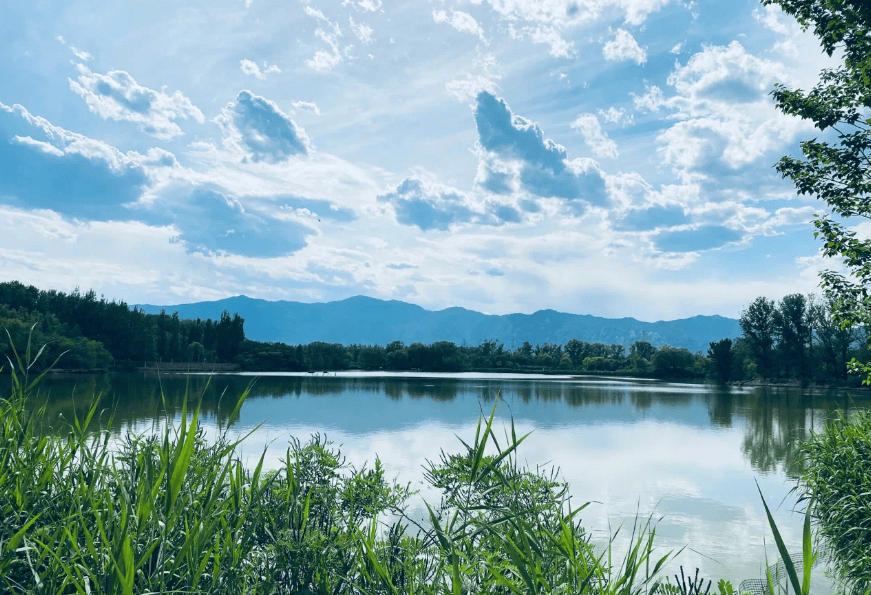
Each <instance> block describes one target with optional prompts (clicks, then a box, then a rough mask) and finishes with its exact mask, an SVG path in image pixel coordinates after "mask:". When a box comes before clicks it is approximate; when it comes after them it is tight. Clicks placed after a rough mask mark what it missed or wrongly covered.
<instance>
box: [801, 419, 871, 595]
mask: <svg viewBox="0 0 871 595" xmlns="http://www.w3.org/2000/svg"><path fill="white" fill-rule="evenodd" d="M801 451H802V453H803V454H804V455H805V466H804V471H803V473H802V475H801V481H800V484H799V487H800V489H801V492H802V496H803V497H804V498H807V499H813V501H814V502H815V507H814V518H815V520H816V522H817V536H818V538H819V539H820V540H821V545H822V546H823V547H824V550H825V551H826V553H827V554H829V556H828V557H829V558H830V559H831V560H832V563H833V565H834V567H835V568H836V570H837V571H838V573H839V575H840V576H841V578H843V580H844V582H845V583H846V585H847V587H848V588H849V591H850V592H851V593H855V594H862V593H867V592H868V591H869V590H871V497H869V495H871V466H869V461H871V416H869V415H868V414H860V415H857V416H856V417H855V418H853V419H845V418H840V419H837V420H835V421H833V422H831V423H829V424H828V425H827V426H826V428H825V430H824V431H823V432H822V433H820V434H816V435H814V437H813V439H811V440H809V441H807V442H805V443H804V444H802V446H801Z"/></svg>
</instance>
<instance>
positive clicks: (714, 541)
mask: <svg viewBox="0 0 871 595" xmlns="http://www.w3.org/2000/svg"><path fill="white" fill-rule="evenodd" d="M253 376H254V375H247V374H233V375H217V376H214V377H212V379H211V384H210V386H209V388H208V390H206V392H205V395H204V398H203V414H204V415H203V425H204V427H205V429H206V431H207V433H212V434H214V432H215V431H216V430H217V426H218V424H220V423H222V422H224V421H226V419H227V417H228V415H229V413H230V412H231V411H232V409H233V406H234V405H235V402H236V399H237V398H238V395H240V394H241V393H242V391H243V390H244V389H245V387H246V386H247V385H248V383H249V382H251V381H252V380H253ZM4 380H5V381H6V382H7V383H8V378H6V379H4ZM188 383H189V387H190V391H191V393H192V394H196V395H199V394H200V393H202V392H203V388H204V386H205V384H206V377H205V376H191V377H190V378H189V379H188V378H187V377H184V376H164V377H163V378H161V379H158V378H157V377H156V376H147V375H143V374H114V375H103V376H78V377H77V376H60V375H59V376H55V377H49V378H47V379H46V381H45V382H44V385H43V388H42V390H43V392H44V393H45V392H47V393H48V394H49V403H50V405H49V412H50V413H51V414H52V415H57V414H59V413H64V414H65V415H67V416H68V415H69V414H70V412H71V411H72V408H73V407H75V408H76V409H79V410H81V409H84V408H85V407H86V406H87V404H88V403H89V402H90V399H91V395H93V394H95V393H102V395H103V397H102V398H103V402H104V405H105V406H106V407H111V408H114V411H115V430H116V431H123V430H126V429H130V430H133V431H137V432H142V431H148V430H149V428H150V427H152V425H153V424H154V422H155V420H157V419H160V418H161V416H160V414H159V412H160V411H162V408H163V405H162V400H161V397H160V386H161V384H162V387H163V390H164V393H165V395H166V407H167V408H168V410H169V412H170V414H172V415H175V416H176V417H178V412H179V411H180V408H181V403H182V401H183V398H184V394H185V387H186V384H188ZM4 390H8V389H6V388H5V387H4ZM497 395H501V399H502V401H500V402H499V404H498V406H497V419H498V423H497V426H498V430H497V436H503V435H504V429H505V428H507V427H508V426H507V425H506V424H507V423H510V418H511V416H513V418H514V421H515V424H516V426H517V430H518V435H520V434H522V433H526V432H527V431H530V430H532V431H533V433H532V435H531V436H530V437H529V438H527V440H526V442H524V444H523V445H521V447H520V450H519V455H520V459H521V461H525V462H526V463H527V465H528V466H530V467H532V468H534V467H535V466H536V465H543V466H544V467H546V468H547V469H550V467H551V466H556V467H559V469H560V472H561V475H562V477H563V478H564V479H565V480H566V481H567V482H568V483H569V485H570V489H571V493H572V495H573V500H574V501H576V503H578V504H579V503H582V502H586V501H593V502H594V503H593V504H591V505H590V506H589V507H588V508H587V509H586V510H584V511H583V513H582V515H583V517H582V518H583V521H584V526H585V527H586V528H587V529H589V530H592V531H593V535H594V536H595V541H597V542H598V543H605V542H606V541H607V536H608V535H609V532H613V531H614V530H615V529H616V528H617V527H618V526H619V525H620V524H621V523H622V524H624V531H623V533H628V531H631V526H632V523H633V521H634V520H635V518H636V514H640V515H642V516H647V515H649V514H653V515H654V518H655V519H657V520H658V522H657V542H656V543H657V544H658V546H659V551H660V552H663V553H664V552H665V551H668V550H670V549H675V550H677V549H680V548H681V547H684V546H686V549H685V550H684V551H683V552H682V553H681V554H680V556H679V558H677V560H676V561H675V563H673V564H671V565H669V567H668V568H669V570H670V572H671V573H674V572H676V571H678V566H679V565H680V564H682V565H683V566H684V568H685V570H687V571H688V572H690V573H692V572H694V571H695V568H696V567H699V568H700V569H701V573H700V574H701V575H704V576H707V577H709V578H712V579H713V580H714V584H715V585H714V587H713V589H714V590H716V582H717V580H718V579H719V578H727V579H729V580H731V581H732V582H733V583H734V584H735V586H736V587H737V585H738V583H739V582H740V581H742V580H744V579H747V578H761V576H762V574H761V573H762V572H763V568H764V563H765V560H766V547H765V544H768V548H767V555H768V560H770V561H772V562H773V561H774V560H775V558H776V550H775V548H774V547H773V541H772V538H771V534H770V531H769V529H768V523H767V520H766V518H765V511H764V508H763V506H762V502H761V500H760V498H759V493H758V492H757V488H756V482H758V484H759V486H760V488H761V489H762V492H763V494H764V495H765V498H766V500H767V501H768V503H769V506H770V507H771V508H772V509H773V510H774V509H776V510H774V515H775V518H776V520H777V522H778V525H779V526H780V528H781V531H782V533H783V535H784V538H785V539H786V541H787V544H788V546H789V547H790V549H791V550H792V551H795V552H796V553H799V552H800V551H801V549H800V536H801V527H802V521H803V517H802V516H801V515H800V514H798V513H793V512H791V509H792V508H793V506H794V505H795V498H794V497H793V495H792V494H791V493H790V490H791V489H792V487H793V486H794V485H795V484H794V481H793V479H791V478H792V477H794V469H795V465H796V464H797V463H798V460H797V448H796V447H797V444H798V442H799V441H801V440H803V439H805V438H807V436H808V435H809V433H810V430H811V429H812V428H819V427H821V425H822V424H823V422H824V421H825V420H826V419H827V418H829V417H830V416H832V415H834V414H835V413H836V412H839V411H841V412H843V411H848V412H849V411H856V410H858V409H864V408H867V407H868V404H869V402H868V401H867V400H866V398H865V396H864V395H863V394H860V393H849V392H847V391H833V392H825V393H824V392H817V393H814V392H811V391H800V390H786V389H767V388H736V387H733V388H718V387H714V386H707V385H696V384H679V383H663V382H656V381H644V380H637V379H620V378H607V379H606V378H596V377H570V376H531V375H505V374H498V375H497V374H413V373H410V374H367V373H337V374H335V375H333V374H332V373H331V374H330V375H308V374H265V375H260V377H259V378H257V380H256V383H255V384H254V387H253V389H252V392H251V394H250V396H249V398H248V400H247V401H246V403H245V405H244V406H243V408H242V410H241V414H240V418H239V420H238V421H237V422H236V424H234V426H233V428H232V431H233V432H234V433H237V434H242V433H247V432H248V431H250V430H252V429H254V428H255V427H258V425H259V428H258V429H257V430H256V431H255V432H254V433H253V434H252V435H251V436H249V437H248V438H247V439H246V441H245V443H244V450H243V457H244V458H246V459H247V460H249V461H251V460H255V459H256V458H258V457H259V456H260V454H261V453H262V452H263V450H264V449H266V466H267V467H272V468H276V467H278V466H279V465H280V464H281V463H280V460H281V459H282V458H283V457H284V454H285V450H286V447H287V443H288V440H289V438H290V437H291V436H296V437H298V438H300V439H301V440H303V441H305V440H306V439H307V437H308V436H309V435H311V434H312V433H314V432H320V433H326V435H327V437H328V438H329V439H331V440H332V441H334V442H335V444H336V445H341V448H342V452H343V454H344V455H346V457H347V460H348V462H349V463H351V464H354V465H356V466H357V467H359V466H362V464H363V463H364V462H367V461H368V462H370V463H372V462H373V461H374V459H375V457H376V455H377V456H378V457H380V459H381V461H382V462H383V464H384V467H385V468H386V470H387V472H388V475H389V476H390V475H392V476H395V477H397V478H398V479H399V480H400V481H401V482H402V483H405V482H412V485H413V487H415V488H417V489H420V490H421V492H420V494H419V495H418V496H417V497H416V499H415V500H414V501H413V502H412V510H413V511H415V512H416V513H418V514H419V513H421V511H422V510H423V504H422V501H423V500H426V501H429V502H432V503H436V502H437V501H438V495H437V493H435V492H430V491H427V490H426V489H424V487H425V486H423V485H421V484H420V479H421V477H422V473H421V468H422V466H423V465H424V464H425V463H426V461H427V460H433V461H435V460H437V459H438V457H439V453H440V449H444V450H445V451H447V452H459V451H460V448H461V446H462V445H461V444H460V441H459V440H458V438H457V437H460V438H463V439H464V440H466V441H467V442H470V441H472V440H473V439H474V433H475V426H476V423H477V420H478V416H479V415H481V414H482V412H483V413H484V414H485V415H489V413H490V410H491V409H492V407H493V402H494V399H495V398H496V397H497ZM660 517H661V518H660ZM621 534H622V533H621ZM623 543H625V541H624V540H622V539H620V540H618V544H623ZM814 583H815V584H814V586H813V591H819V592H827V591H828V587H829V582H828V580H827V579H826V578H825V576H824V573H823V568H822V567H820V568H818V569H817V571H816V576H815V579H814ZM823 589H825V591H823Z"/></svg>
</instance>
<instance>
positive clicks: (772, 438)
mask: <svg viewBox="0 0 871 595" xmlns="http://www.w3.org/2000/svg"><path fill="white" fill-rule="evenodd" d="M252 382H253V385H252V387H251V392H250V396H249V397H248V403H247V404H246V406H245V408H244V409H243V414H244V416H243V420H244V419H245V418H247V419H248V420H253V419H255V418H256V416H257V415H261V416H262V419H260V420H259V421H267V422H268V423H269V424H271V425H281V424H283V423H284V424H287V423H307V424H317V423H324V424H326V425H327V426H333V427H337V428H338V427H340V428H343V429H345V430H348V431H360V432H371V431H390V430H392V429H395V428H398V427H405V426H408V425H413V424H415V423H419V422H420V421H422V420H430V421H440V422H444V423H452V422H455V421H458V418H457V414H458V413H459V412H460V411H462V412H463V415H464V416H466V417H467V416H468V415H474V412H475V410H477V411H478V412H480V411H482V410H484V409H485V407H484V405H486V409H487V410H489V407H490V403H492V401H493V399H495V398H496V397H497V396H501V398H502V399H504V400H505V401H506V403H507V405H508V410H507V411H508V413H509V414H510V415H513V416H514V417H515V418H518V419H529V420H530V421H532V422H533V423H534V425H535V426H536V427H549V426H556V425H560V424H563V423H583V424H595V423H613V422H623V423H632V422H638V421H640V420H644V419H654V420H658V421H662V422H674V423H678V424H680V425H683V426H692V427H697V428H719V429H724V430H728V429H732V428H736V427H737V428H740V429H742V430H743V439H742V441H741V453H742V454H743V456H744V458H745V459H746V460H747V461H748V462H749V464H750V465H751V466H752V468H753V469H754V470H755V471H756V472H757V473H761V474H770V473H783V474H786V475H787V476H789V477H794V476H795V475H796V474H797V472H798V471H799V467H798V465H799V464H800V457H799V456H798V445H799V444H800V442H801V441H803V440H806V439H807V438H808V437H809V435H810V432H811V430H812V429H819V428H820V427H821V426H822V424H823V423H824V422H825V420H826V419H829V418H830V417H831V416H832V415H833V414H835V412H839V411H840V412H850V411H855V410H857V409H862V408H865V407H867V405H868V402H867V398H866V397H865V396H864V394H861V395H858V396H857V394H855V393H852V394H851V393H848V392H846V391H840V392H830V393H816V394H814V393H812V392H809V391H801V390H796V389H792V390H780V389H768V388H759V389H735V388H732V389H730V388H724V387H714V386H705V385H691V384H669V383H651V382H644V383H637V382H633V381H630V380H613V379H599V378H592V379H584V378H579V379H569V378H557V379H554V378H549V377H532V378H523V379H521V378H516V377H515V378H511V377H506V378H501V377H500V378H488V377H484V378H462V377H427V376H420V377H410V378H409V377H373V376H357V377H354V376H348V375H345V376H313V375H294V376H286V375H269V376H262V377H258V378H256V379H255V378H253V377H250V376H242V375H225V376H215V377H212V378H211V379H209V378H208V377H205V376H190V377H185V376H181V375H169V376H163V377H157V376H155V375H146V374H114V375H101V376H78V375H57V376H54V377H50V378H49V379H48V380H47V381H46V382H45V383H44V385H43V387H42V389H41V395H42V396H43V397H44V398H46V402H47V407H48V412H49V417H50V418H51V419H58V420H60V419H66V420H69V419H70V416H71V415H72V413H73V411H74V410H75V411H77V412H78V414H79V415H82V414H83V413H84V412H85V411H86V410H87V408H88V407H89V406H90V404H91V403H92V402H93V398H94V396H95V395H96V396H98V398H99V399H100V407H101V408H102V409H103V410H104V411H105V413H104V414H103V416H102V418H103V420H104V421H105V420H106V419H107V418H108V412H110V411H111V412H112V413H113V415H114V429H115V430H116V431H123V430H124V429H126V428H130V427H136V426H141V425H142V424H143V423H147V422H149V421H151V420H153V419H155V418H157V417H161V416H162V415H161V414H162V413H164V412H165V413H168V414H169V415H171V416H174V415H178V414H179V413H180V411H181V407H182V404H183V401H184V399H185V395H186V394H187V395H188V398H189V399H194V400H198V399H199V398H200V397H202V413H203V416H204V419H207V420H209V421H212V422H214V423H217V424H225V423H226V421H227V419H228V417H229V414H230V413H231V411H232V410H233V407H234V406H235V403H236V399H238V396H239V395H241V394H242V392H243V391H244V390H245V389H246V388H247V387H248V386H249V385H250V384H251V383H252ZM3 383H5V386H2V390H3V391H4V392H5V391H6V390H8V378H5V377H4V378H2V379H0V384H3ZM384 397H386V398H387V399H388V400H389V404H388V403H387V402H384V401H383V399H384ZM266 400H272V401H280V402H281V405H280V406H279V405H278V404H269V405H267V404H266V402H265V401H266ZM291 403H292V405H291ZM451 404H455V405H457V404H459V405H462V407H459V408H458V407H451V406H450V405H451ZM566 406H568V408H566ZM373 411H377V412H378V415H372V412H373Z"/></svg>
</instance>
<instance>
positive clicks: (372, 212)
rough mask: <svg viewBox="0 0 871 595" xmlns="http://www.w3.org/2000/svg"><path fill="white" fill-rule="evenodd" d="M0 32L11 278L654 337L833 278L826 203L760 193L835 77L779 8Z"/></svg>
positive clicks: (325, 7)
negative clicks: (790, 93) (554, 320)
mask: <svg viewBox="0 0 871 595" xmlns="http://www.w3.org/2000/svg"><path fill="white" fill-rule="evenodd" d="M2 13H3V23H2V24H0V56H2V58H3V59H2V60H0V279H3V280H8V279H18V280H21V281H23V282H26V283H32V284H35V285H37V286H39V287H41V288H56V289H61V290H67V291H68V290H71V289H73V288H74V287H75V286H80V287H82V288H83V289H85V288H94V289H96V290H97V292H98V293H102V294H105V295H106V297H109V298H121V299H125V300H126V301H127V302H128V303H137V302H140V303H142V302H148V303H162V304H168V303H181V302H190V301H199V300H207V299H217V298H221V297H227V296H230V295H237V294H246V295H249V296H252V297H261V298H265V299H287V300H297V301H304V302H314V301H330V300H335V299H343V298H346V297H349V296H353V295H358V294H363V295H369V296H372V297H378V298H383V299H399V300H404V301H408V302H413V303H416V304H419V305H421V306H424V307H426V308H430V309H441V308H445V307H450V306H463V307H466V308H470V309H475V310H479V311H483V312H488V313H495V314H502V313H508V312H533V311H535V310H539V309H544V308H553V309H556V310H562V311H568V312H576V313H583V314H595V315H600V316H608V317H623V316H634V317H636V318H639V319H642V320H658V319H673V318H680V317H686V316H692V315H695V314H721V315H725V316H737V315H738V314H739V313H740V311H741V309H742V308H743V307H744V306H746V305H747V303H749V302H750V301H751V300H752V299H753V298H755V297H756V296H758V295H767V296H769V297H772V298H780V297H782V296H783V295H785V294H787V293H792V292H802V293H806V292H811V291H817V284H818V277H817V273H818V271H819V270H821V269H823V268H827V267H829V268H831V267H832V266H834V264H835V263H831V262H829V263H827V262H826V261H825V260H824V259H823V258H822V257H821V256H820V254H819V248H820V245H819V243H818V242H817V241H816V240H814V239H813V236H812V231H813V228H812V225H811V224H810V221H811V220H812V218H813V214H814V213H815V212H819V211H820V209H821V208H822V207H823V205H822V204H821V203H818V202H817V201H816V200H815V199H813V198H809V197H799V196H796V195H795V192H794V190H793V188H792V186H791V184H790V183H789V182H788V181H783V180H780V178H779V176H778V175H777V174H776V172H775V171H774V170H773V168H772V166H773V164H774V163H775V162H776V161H777V159H778V158H779V157H780V156H781V155H783V154H786V153H795V152H796V151H797V148H798V143H799V141H800V140H802V139H805V138H809V137H811V136H813V130H812V129H811V128H810V127H809V126H808V125H807V124H806V123H803V122H801V121H799V120H797V119H794V118H788V117H786V116H783V115H781V114H779V113H778V112H777V111H776V110H775V108H774V106H773V103H772V102H771V99H770V98H769V97H768V92H769V91H770V90H771V88H772V87H773V85H774V84H775V83H776V82H783V83H785V84H787V85H789V86H793V87H801V88H805V89H807V88H809V87H810V86H812V85H813V84H814V82H815V81H816V80H817V75H818V73H819V71H820V69H822V68H824V67H827V66H831V65H833V64H834V62H832V61H831V60H830V59H829V58H827V57H826V56H824V55H823V54H822V53H821V52H820V49H819V46H818V44H817V43H816V40H815V39H814V38H813V36H812V35H811V34H810V33H805V32H802V31H800V30H799V28H798V27H797V25H796V24H795V22H794V21H793V20H792V19H791V18H790V17H788V16H786V15H784V14H783V13H781V12H780V11H779V9H778V8H776V7H762V6H761V5H759V4H758V3H756V2H750V1H744V0H737V1H734V0H728V1H721V0H715V1H709V0H703V1H701V2H699V1H697V0H693V1H690V2H688V3H685V2H682V1H674V0H468V1H464V0H456V1H452V0H444V1H442V0H436V1H431V2H426V1H415V2H401V3H400V2H395V1H392V0H310V1H309V2H300V1H299V0H280V1H272V0H212V1H210V2H186V1H175V2H162V1H157V2H148V3H145V2H102V3H88V2H79V1H76V0H72V1H65V2H5V3H4V5H3V8H2ZM860 228H861V225H860ZM860 231H861V232H863V233H864V232H865V230H864V229H860Z"/></svg>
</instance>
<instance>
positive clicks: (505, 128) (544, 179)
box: [475, 92, 607, 205]
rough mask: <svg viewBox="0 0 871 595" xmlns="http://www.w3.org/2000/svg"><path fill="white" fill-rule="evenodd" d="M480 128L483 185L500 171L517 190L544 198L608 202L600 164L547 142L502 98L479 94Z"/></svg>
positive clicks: (599, 203) (537, 130)
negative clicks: (573, 154) (569, 153)
mask: <svg viewBox="0 0 871 595" xmlns="http://www.w3.org/2000/svg"><path fill="white" fill-rule="evenodd" d="M475 124H476V126H477V129H478V144H479V146H480V149H481V153H480V155H479V157H480V159H481V164H480V165H479V176H478V183H479V185H480V184H482V183H486V179H487V177H488V176H489V175H491V173H494V172H495V173H501V174H504V175H505V176H506V177H505V178H504V180H506V183H507V180H512V182H513V184H515V185H516V187H518V188H520V189H522V190H524V191H526V192H528V193H530V194H532V195H535V196H539V197H545V198H549V197H555V198H563V199H567V200H583V201H585V202H588V203H591V204H598V205H601V204H604V203H605V202H607V192H606V189H605V182H604V178H603V175H602V172H601V170H600V169H599V165H598V163H596V162H595V161H593V160H592V159H582V158H575V159H573V160H569V159H568V158H567V154H566V150H565V148H564V147H563V146H562V145H558V144H557V143H555V142H554V141H552V140H551V139H546V138H544V133H543V132H542V130H541V128H539V126H538V124H535V123H534V122H531V121H529V120H527V119H526V118H523V117H521V116H518V115H516V114H514V113H512V111H511V109H510V108H509V107H508V104H507V103H506V102H505V100H503V99H499V98H496V97H495V96H494V95H492V94H490V93H486V92H482V93H479V94H478V97H477V102H476V105H475Z"/></svg>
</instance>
